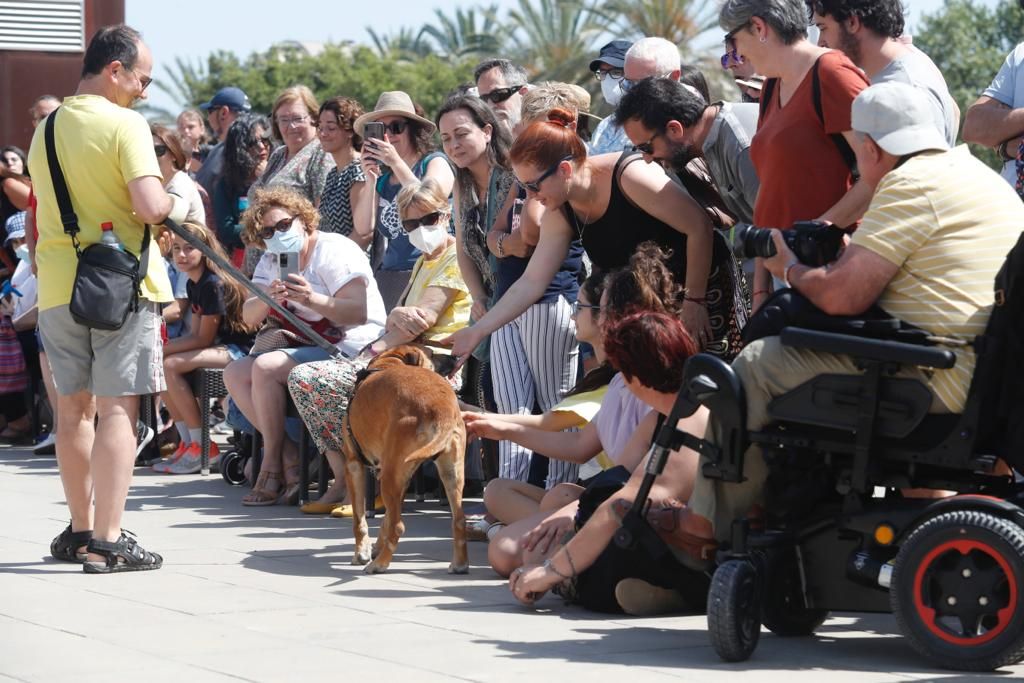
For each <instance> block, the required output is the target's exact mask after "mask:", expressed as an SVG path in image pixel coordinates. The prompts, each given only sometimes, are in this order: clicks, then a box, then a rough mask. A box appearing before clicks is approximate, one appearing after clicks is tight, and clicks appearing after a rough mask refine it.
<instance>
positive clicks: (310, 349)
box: [278, 346, 331, 365]
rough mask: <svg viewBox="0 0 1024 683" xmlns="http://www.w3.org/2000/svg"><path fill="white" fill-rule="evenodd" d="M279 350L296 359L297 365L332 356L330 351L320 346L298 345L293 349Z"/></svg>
mask: <svg viewBox="0 0 1024 683" xmlns="http://www.w3.org/2000/svg"><path fill="white" fill-rule="evenodd" d="M278 351H280V352H281V353H283V354H285V355H286V356H288V357H289V358H291V359H292V360H293V361H295V364H296V365H302V364H303V363H312V362H314V361H318V360H327V359H328V358H330V357H331V356H330V354H329V353H327V352H326V351H324V350H323V349H321V348H320V347H319V346H296V347H294V348H291V349H278Z"/></svg>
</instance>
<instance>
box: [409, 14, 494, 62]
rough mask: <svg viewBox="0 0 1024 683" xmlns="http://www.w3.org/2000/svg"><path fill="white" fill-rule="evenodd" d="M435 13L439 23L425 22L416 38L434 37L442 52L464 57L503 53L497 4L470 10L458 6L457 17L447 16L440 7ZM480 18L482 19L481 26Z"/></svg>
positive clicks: (436, 45)
mask: <svg viewBox="0 0 1024 683" xmlns="http://www.w3.org/2000/svg"><path fill="white" fill-rule="evenodd" d="M478 11H479V13H480V14H479V15H478V14H477V12H478ZM434 16H435V17H436V18H437V23H436V25H433V24H427V25H425V26H424V27H423V28H421V29H420V32H419V35H418V36H417V38H418V39H420V40H422V39H424V38H425V37H426V38H429V39H430V40H432V41H433V43H434V46H435V47H436V48H437V52H438V53H439V54H441V55H443V56H446V57H451V58H456V59H461V58H464V57H472V56H477V57H480V56H484V55H496V54H500V53H501V51H502V50H501V48H502V41H501V39H500V38H499V37H498V35H499V34H500V33H501V25H500V23H499V22H498V6H497V5H488V6H486V7H475V8H470V9H468V10H463V9H462V8H461V7H459V8H456V9H455V15H454V16H448V15H445V13H444V12H442V11H441V10H440V9H435V10H434ZM478 17H479V18H480V20H481V22H482V23H481V24H480V25H479V26H478V25H477V18H478Z"/></svg>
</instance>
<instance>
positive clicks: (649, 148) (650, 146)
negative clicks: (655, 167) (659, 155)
mask: <svg viewBox="0 0 1024 683" xmlns="http://www.w3.org/2000/svg"><path fill="white" fill-rule="evenodd" d="M659 135H661V133H655V134H654V135H652V136H651V139H650V140H648V141H647V142H641V143H640V144H639V145H633V151H634V152H640V153H641V154H654V141H655V140H656V139H657V137H658V136H659Z"/></svg>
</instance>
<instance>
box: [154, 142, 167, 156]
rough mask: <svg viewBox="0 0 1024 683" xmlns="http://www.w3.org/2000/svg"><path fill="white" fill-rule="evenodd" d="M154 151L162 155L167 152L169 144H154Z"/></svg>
mask: <svg viewBox="0 0 1024 683" xmlns="http://www.w3.org/2000/svg"><path fill="white" fill-rule="evenodd" d="M153 151H154V152H156V155H157V156H158V157H162V156H163V155H165V154H167V145H153Z"/></svg>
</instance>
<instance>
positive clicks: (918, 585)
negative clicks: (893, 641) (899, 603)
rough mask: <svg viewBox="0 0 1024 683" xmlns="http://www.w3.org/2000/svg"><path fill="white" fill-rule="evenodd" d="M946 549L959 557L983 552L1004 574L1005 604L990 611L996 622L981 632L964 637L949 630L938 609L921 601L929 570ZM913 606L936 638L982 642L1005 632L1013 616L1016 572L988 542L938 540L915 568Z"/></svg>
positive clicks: (968, 643) (960, 642)
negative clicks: (936, 544) (1005, 583)
mask: <svg viewBox="0 0 1024 683" xmlns="http://www.w3.org/2000/svg"><path fill="white" fill-rule="evenodd" d="M949 552H957V553H959V554H960V555H962V556H963V555H968V554H969V553H972V552H980V553H983V554H984V555H986V556H988V557H990V558H991V559H992V560H994V561H995V563H996V564H997V565H998V566H999V568H1000V569H1002V571H1003V575H1004V576H1005V577H1006V581H1007V585H1008V587H1009V599H1008V601H1007V603H1006V606H1005V607H1003V608H1002V609H998V610H994V611H993V612H992V613H991V614H992V615H993V616H995V617H996V619H997V620H998V623H997V624H996V625H995V626H994V627H993V628H991V629H988V630H987V631H986V632H985V633H983V634H981V635H977V636H971V637H964V636H960V635H956V634H955V633H952V632H951V631H949V630H948V629H947V628H945V627H943V626H942V625H941V624H940V623H938V621H937V617H938V616H939V613H938V610H936V609H935V608H933V607H930V606H929V605H926V604H925V603H924V586H925V580H926V579H928V578H929V577H928V574H929V572H930V570H931V569H932V565H933V563H934V561H935V560H936V559H937V558H939V557H940V556H942V555H945V554H946V553H949ZM914 607H915V608H916V609H917V613H918V614H919V615H920V617H921V621H922V622H923V623H924V625H925V627H926V628H927V629H928V630H929V631H930V632H931V633H932V634H933V635H935V636H936V637H937V638H940V639H941V640H943V641H945V642H947V643H951V644H953V645H962V646H967V647H973V646H978V645H984V644H985V643H987V642H989V641H990V640H992V639H993V638H996V637H997V636H999V634H1000V633H1002V632H1003V631H1005V630H1006V627H1007V626H1008V625H1009V623H1010V620H1011V618H1012V617H1013V613H1014V610H1015V609H1016V607H1017V575H1016V574H1015V573H1014V571H1013V569H1012V568H1011V567H1010V564H1009V563H1008V562H1007V561H1006V559H1005V558H1004V557H1003V555H1002V553H1000V552H998V551H997V550H996V549H995V548H993V547H992V546H990V545H988V544H987V543H983V542H981V541H973V540H953V541H946V542H945V543H941V544H939V545H938V546H936V547H935V548H933V549H932V550H931V551H930V552H929V553H928V554H927V555H925V556H924V559H923V560H921V562H920V564H918V566H917V571H916V573H915V574H914Z"/></svg>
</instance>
